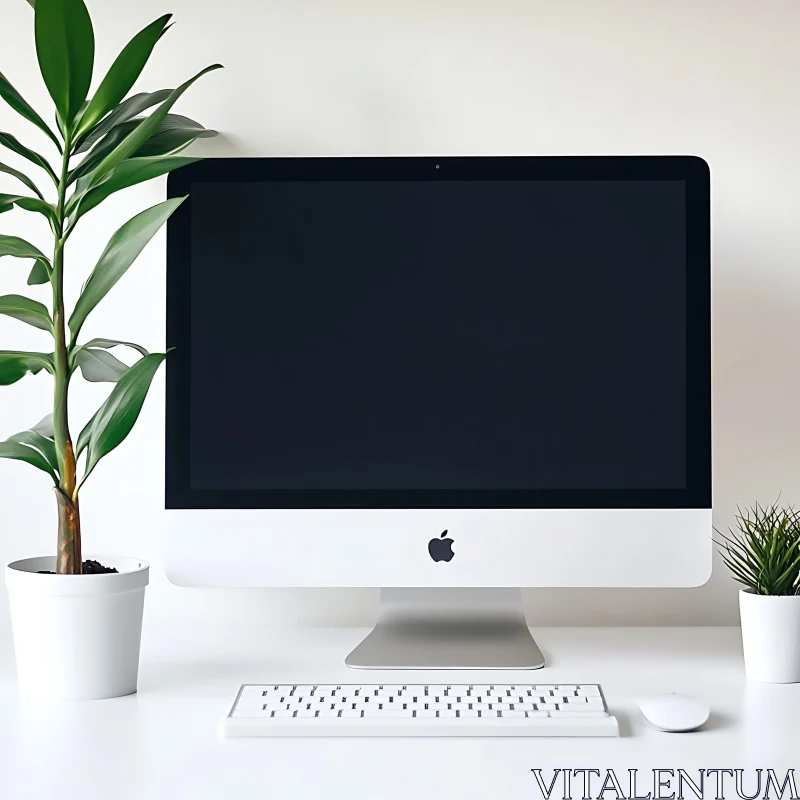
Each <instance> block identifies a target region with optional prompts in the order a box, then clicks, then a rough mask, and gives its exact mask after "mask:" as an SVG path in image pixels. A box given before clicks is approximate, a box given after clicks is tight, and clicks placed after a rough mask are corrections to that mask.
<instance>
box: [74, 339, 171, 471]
mask: <svg viewBox="0 0 800 800" xmlns="http://www.w3.org/2000/svg"><path fill="white" fill-rule="evenodd" d="M166 357H167V356H166V353H153V354H152V355H149V356H145V357H144V358H143V359H141V360H140V361H137V362H136V363H135V364H134V365H133V366H132V367H130V369H128V371H127V372H126V373H125V374H124V375H123V376H122V377H121V378H120V379H119V382H118V383H117V385H116V386H115V387H114V388H113V390H112V391H111V394H110V395H109V397H108V400H106V402H105V403H103V405H102V406H100V408H99V409H98V410H97V413H96V414H95V415H94V417H92V421H91V422H90V423H89V425H90V426H91V427H90V429H89V432H88V434H87V436H86V441H87V442H88V443H87V444H86V452H87V455H86V472H85V473H84V476H83V479H82V480H81V484H83V482H84V481H85V480H86V479H87V478H88V477H89V475H90V474H91V473H92V470H93V469H94V468H95V467H96V466H97V463H98V462H99V461H100V459H101V458H103V457H104V456H107V455H108V454H109V453H110V452H111V451H112V450H114V448H116V447H118V446H119V445H120V444H121V443H122V442H123V441H124V440H125V438H126V437H127V436H128V434H129V433H130V432H131V430H132V429H133V426H134V425H135V424H136V420H137V419H138V418H139V412H140V411H141V410H142V406H143V405H144V401H145V398H146V397H147V393H148V391H149V390H150V384H151V383H152V381H153V376H154V375H155V374H156V370H157V369H158V368H159V366H161V362H162V361H163V360H164V359H165V358H166ZM80 438H84V434H83V433H81V437H80ZM78 446H79V447H80V439H79V445H78Z"/></svg>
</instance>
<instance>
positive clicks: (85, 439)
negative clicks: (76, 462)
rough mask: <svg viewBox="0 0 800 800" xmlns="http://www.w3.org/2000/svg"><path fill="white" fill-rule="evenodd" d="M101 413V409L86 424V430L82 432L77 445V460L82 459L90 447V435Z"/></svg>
mask: <svg viewBox="0 0 800 800" xmlns="http://www.w3.org/2000/svg"><path fill="white" fill-rule="evenodd" d="M99 413H100V409H99V408H98V409H97V411H95V412H94V414H93V415H92V418H91V419H90V420H89V421H88V422H87V423H86V425H85V427H84V429H83V430H82V431H81V435H80V436H79V437H78V443H77V444H76V445H75V458H76V459H78V458H80V457H81V453H82V452H83V451H84V450H85V449H86V448H87V447H88V446H89V434H90V433H91V432H92V425H94V421H95V420H96V419H97V415H98V414H99Z"/></svg>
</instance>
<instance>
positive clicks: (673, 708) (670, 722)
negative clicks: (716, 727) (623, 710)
mask: <svg viewBox="0 0 800 800" xmlns="http://www.w3.org/2000/svg"><path fill="white" fill-rule="evenodd" d="M639 711H641V712H642V716H643V717H644V718H645V719H646V720H647V721H648V722H649V723H650V724H651V725H652V726H653V727H654V728H658V729H659V730H662V731H669V732H670V733H686V732H688V731H696V730H697V729H698V728H700V727H702V726H703V725H705V724H706V722H708V717H709V714H710V713H711V709H709V707H708V706H707V705H706V704H705V703H701V702H700V701H699V700H695V699H694V698H693V697H687V696H686V695H685V694H662V695H658V696H657V697H648V698H647V699H646V700H640V701H639Z"/></svg>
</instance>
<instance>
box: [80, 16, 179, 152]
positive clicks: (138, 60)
mask: <svg viewBox="0 0 800 800" xmlns="http://www.w3.org/2000/svg"><path fill="white" fill-rule="evenodd" d="M171 17H172V14H165V15H164V16H163V17H161V18H159V19H157V20H156V21H155V22H153V23H151V24H150V25H148V26H147V27H146V28H144V29H143V30H141V31H139V33H137V34H136V36H134V37H133V39H131V40H130V42H128V44H127V45H125V47H124V48H123V50H122V52H121V53H120V54H119V55H118V56H117V59H116V61H114V63H113V64H112V65H111V69H109V71H108V73H107V74H106V76H105V78H103V80H102V82H101V83H100V86H99V87H98V88H97V91H96V92H95V93H94V97H92V99H91V101H90V102H89V105H88V106H87V108H86V111H84V113H83V114H82V115H81V118H80V121H79V123H78V128H77V130H76V136H78V137H80V136H81V135H82V134H84V133H86V132H87V131H89V130H90V129H91V128H92V127H94V125H96V124H97V123H98V122H99V121H100V120H101V119H103V117H105V115H106V114H108V112H109V111H111V110H112V109H113V108H115V107H116V106H117V104H118V103H119V102H120V101H121V100H122V99H123V98H124V97H125V95H126V94H128V92H129V91H130V90H131V87H132V86H133V84H134V83H135V82H136V79H137V78H138V77H139V75H140V74H141V71H142V70H143V69H144V65H145V64H146V63H147V59H148V58H150V54H151V53H152V52H153V48H154V47H155V46H156V42H157V41H158V40H159V39H160V38H161V34H162V32H163V31H164V28H165V27H166V25H167V23H168V22H169V20H170V18H171Z"/></svg>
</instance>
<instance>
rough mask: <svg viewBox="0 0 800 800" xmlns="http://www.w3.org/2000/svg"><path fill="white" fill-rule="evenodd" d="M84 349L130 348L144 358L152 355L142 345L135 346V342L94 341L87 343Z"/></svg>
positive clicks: (116, 340) (115, 340)
mask: <svg viewBox="0 0 800 800" xmlns="http://www.w3.org/2000/svg"><path fill="white" fill-rule="evenodd" d="M83 346H84V347H102V348H103V349H104V350H110V349H111V348H112V347H130V348H131V349H133V350H136V351H137V352H138V353H141V354H142V355H143V356H149V355H150V353H148V352H147V350H145V349H144V347H142V346H141V345H140V344H134V343H133V342H121V341H119V340H118V339H92V340H91V341H90V342H86V344H85V345H83Z"/></svg>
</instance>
